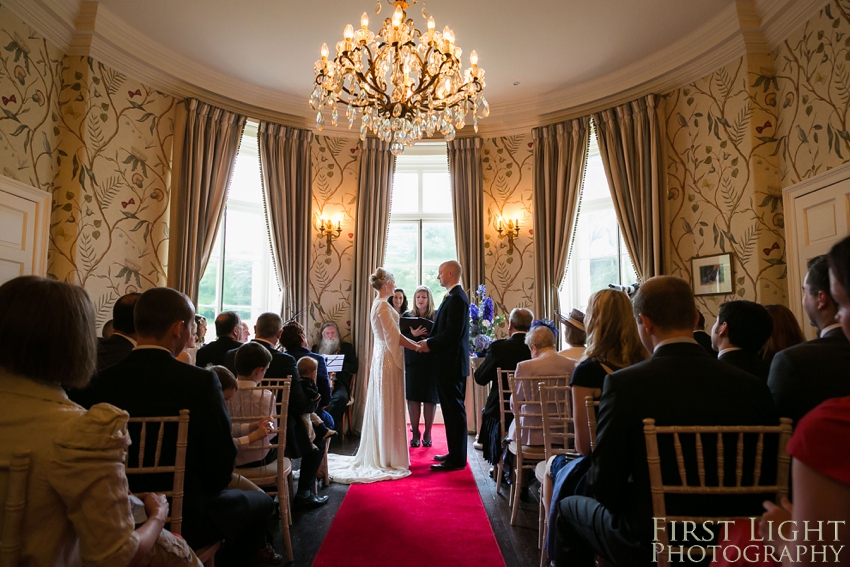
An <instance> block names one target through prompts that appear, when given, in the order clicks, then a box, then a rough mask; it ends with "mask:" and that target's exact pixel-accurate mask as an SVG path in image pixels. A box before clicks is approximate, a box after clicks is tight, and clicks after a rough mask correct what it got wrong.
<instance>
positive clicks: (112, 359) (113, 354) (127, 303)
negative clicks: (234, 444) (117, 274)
mask: <svg viewBox="0 0 850 567" xmlns="http://www.w3.org/2000/svg"><path fill="white" fill-rule="evenodd" d="M140 295H141V294H140V293H128V294H127V295H124V296H121V297H119V298H118V301H116V302H115V304H114V305H113V306H112V335H111V336H110V337H109V338H108V339H101V340H99V341H98V343H97V372H100V371H101V370H103V369H104V368H109V367H110V366H112V365H113V364H116V363H118V362H121V361H122V360H124V357H126V356H127V355H128V354H130V351H131V350H133V347H134V346H136V326H135V324H134V323H133V309H134V308H135V307H136V301H138V299H139V296H140Z"/></svg>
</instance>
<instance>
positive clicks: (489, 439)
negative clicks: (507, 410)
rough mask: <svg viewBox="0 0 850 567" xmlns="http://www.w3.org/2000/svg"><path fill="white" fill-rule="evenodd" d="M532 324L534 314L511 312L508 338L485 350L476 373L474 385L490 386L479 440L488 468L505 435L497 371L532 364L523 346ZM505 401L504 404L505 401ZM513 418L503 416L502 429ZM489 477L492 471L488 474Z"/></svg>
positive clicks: (510, 415) (505, 383) (505, 381)
mask: <svg viewBox="0 0 850 567" xmlns="http://www.w3.org/2000/svg"><path fill="white" fill-rule="evenodd" d="M533 320H534V314H533V313H532V312H531V311H530V310H528V309H523V308H517V309H514V310H513V311H511V315H510V317H509V318H508V335H509V337H508V338H507V339H499V340H498V341H493V343H492V344H491V345H490V348H488V349H487V356H485V357H484V362H482V363H481V366H479V367H478V369H477V370H476V371H475V383H476V384H480V385H481V386H486V385H488V384H489V385H490V394H489V395H488V396H487V403H486V404H484V409H483V410H481V415H482V420H481V421H482V427H481V435H479V436H478V439H479V441H480V442H481V444H482V446H483V447H482V450H483V452H484V458H485V459H487V460H488V461H489V462H490V463H491V464H496V463H497V462H498V460H499V456H500V454H501V452H502V437H504V435H505V433H506V432H505V431H501V424H500V423H499V392H500V388H499V376H498V373H497V370H499V369H502V370H516V365H517V364H518V363H520V362H522V361H524V360H531V351H530V350H528V346H527V345H526V344H525V334H526V332H527V331H528V329H529V328H531V322H532V321H533ZM502 382H503V384H502V388H504V390H505V391H509V390H508V381H507V379H503V380H502ZM506 401H507V400H506ZM512 418H513V414H507V415H505V427H506V428H507V427H509V426H510V421H509V419H512ZM491 474H492V471H491Z"/></svg>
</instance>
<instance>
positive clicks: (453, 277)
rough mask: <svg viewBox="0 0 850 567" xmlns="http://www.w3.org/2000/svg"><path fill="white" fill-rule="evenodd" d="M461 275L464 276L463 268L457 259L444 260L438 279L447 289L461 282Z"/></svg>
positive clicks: (438, 272)
mask: <svg viewBox="0 0 850 567" xmlns="http://www.w3.org/2000/svg"><path fill="white" fill-rule="evenodd" d="M461 276H463V268H461V266H460V264H459V263H458V262H457V261H455V260H449V261H448V262H443V263H442V264H440V268H439V270H438V271H437V280H438V281H439V282H440V285H441V286H443V287H444V288H446V289H448V288H450V287H452V286H454V285H456V284H459V283H460V278H461Z"/></svg>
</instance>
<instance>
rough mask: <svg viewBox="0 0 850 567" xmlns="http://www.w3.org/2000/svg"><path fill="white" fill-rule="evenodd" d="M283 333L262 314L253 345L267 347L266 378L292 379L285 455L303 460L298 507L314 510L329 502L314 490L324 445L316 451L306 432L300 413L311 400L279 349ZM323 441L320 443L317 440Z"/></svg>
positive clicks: (230, 356) (231, 361) (279, 323)
mask: <svg viewBox="0 0 850 567" xmlns="http://www.w3.org/2000/svg"><path fill="white" fill-rule="evenodd" d="M282 333H283V320H282V319H281V318H280V315H278V314H277V313H263V314H262V315H260V316H259V317H257V324H256V325H254V336H255V337H256V338H255V339H254V340H253V341H252V342H255V343H258V344H260V345H262V346H264V347H265V348H266V350H268V351H269V353H270V354H271V356H272V361H271V363H269V368H268V370H266V374H265V377H266V378H286V377H287V376H292V384H291V385H290V388H289V404H288V406H287V407H288V410H287V420H286V423H287V429H286V454H287V456H289V457H290V458H293V459H297V458H301V473H300V475H301V476H300V477H299V479H298V493H297V494H296V495H295V500H294V504H295V505H296V506H304V507H315V506H321V505H323V504H325V503H327V501H328V497H327V496H316V495H314V494H313V487H314V486H315V482H316V473H318V472H319V469H320V468H321V466H322V458H323V457H324V454H325V453H324V451H325V444H324V443H321V442H317V443H316V444H315V446H316V447H318V449H319V450H318V451H317V450H315V449H313V444H312V443H310V438H309V434H308V432H307V430H306V425H305V423H304V420H303V419H301V414H303V413H305V411H306V409H305V408H307V406H308V401H307V399H306V397H305V396H304V391H303V390H302V389H301V386H300V384H299V381H298V368H297V367H296V360H295V359H294V358H292V356H291V355H289V354H286V353H284V352H280V351H279V350H277V346H278V342H279V341H280V336H281V334H282ZM237 350H239V349H234V350H231V351H228V353H227V355H226V356H225V361H224V366H226V367H227V368H231V366H230V365H234V369H233V372H234V373H235V362H236V351H237ZM318 441H321V440H318Z"/></svg>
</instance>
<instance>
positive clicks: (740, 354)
mask: <svg viewBox="0 0 850 567" xmlns="http://www.w3.org/2000/svg"><path fill="white" fill-rule="evenodd" d="M717 358H718V360H722V361H723V362H725V363H726V364H731V365H732V366H734V367H735V368H740V369H741V370H743V371H744V372H747V373H749V374H752V375H753V376H755V377H757V378H761V379H762V380H764V383H765V384H767V375H768V374H770V363H769V362H766V361H765V360H764V359H762V357H760V356H759V355H758V354H756V353H754V352H750V351H746V350H733V351H730V352H727V353H724V354H723V355H721V356H718V357H717Z"/></svg>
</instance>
